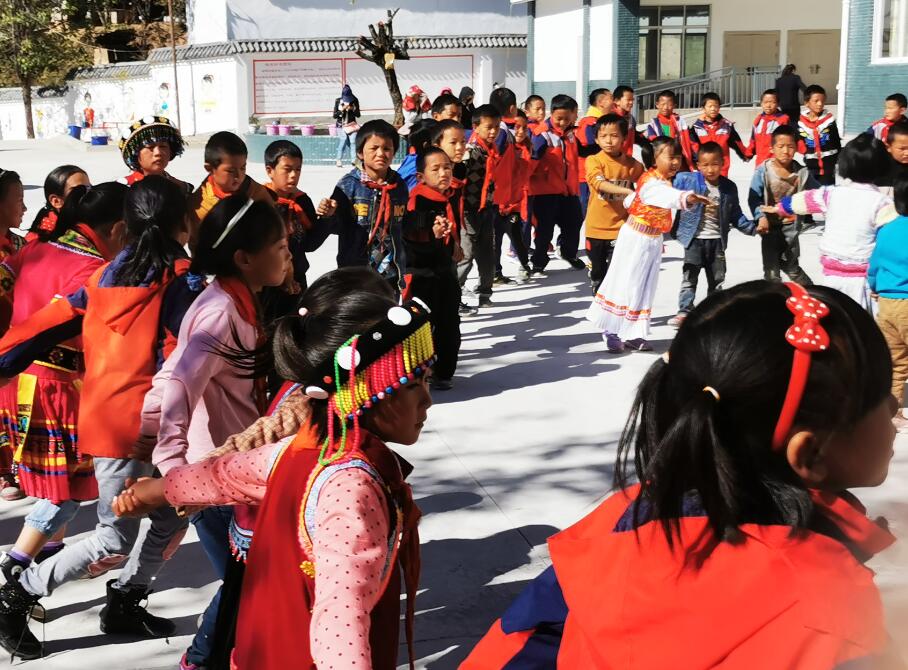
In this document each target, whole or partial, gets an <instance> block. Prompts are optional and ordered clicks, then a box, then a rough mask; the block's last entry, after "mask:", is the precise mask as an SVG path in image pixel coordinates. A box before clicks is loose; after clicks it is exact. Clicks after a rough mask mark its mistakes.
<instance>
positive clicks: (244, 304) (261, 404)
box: [218, 277, 268, 416]
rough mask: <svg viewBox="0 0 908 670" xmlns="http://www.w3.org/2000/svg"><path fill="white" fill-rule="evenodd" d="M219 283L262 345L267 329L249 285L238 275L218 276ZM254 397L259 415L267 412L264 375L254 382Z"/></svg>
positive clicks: (257, 342)
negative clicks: (263, 326)
mask: <svg viewBox="0 0 908 670" xmlns="http://www.w3.org/2000/svg"><path fill="white" fill-rule="evenodd" d="M218 284H220V285H221V288H222V289H224V292H225V293H226V294H227V295H229V296H230V299H231V300H233V304H234V306H235V307H236V311H237V313H238V314H239V315H240V318H241V319H242V320H243V321H245V322H246V323H248V324H249V325H250V326H252V327H253V328H255V336H256V343H255V345H256V346H257V347H258V346H261V345H262V344H263V343H264V341H265V331H264V330H263V328H262V322H261V319H259V311H258V308H257V307H256V304H255V296H254V295H252V291H251V290H250V289H249V286H247V285H246V282H244V281H243V280H242V279H237V278H236V277H218ZM252 389H253V391H252V393H253V399H254V400H255V407H256V409H257V410H258V413H259V416H262V415H264V414H265V411H266V410H267V409H268V396H267V386H266V382H265V378H264V377H256V378H255V379H254V380H253V382H252Z"/></svg>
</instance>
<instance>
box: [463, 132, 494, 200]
mask: <svg viewBox="0 0 908 670" xmlns="http://www.w3.org/2000/svg"><path fill="white" fill-rule="evenodd" d="M470 143H471V144H476V145H478V146H480V147H482V148H483V150H485V152H486V174H485V177H484V178H483V180H482V192H481V193H480V194H479V208H480V209H482V208H483V207H485V205H486V201H487V200H488V199H489V187H490V186H491V185H492V173H493V172H494V171H495V163H496V162H497V161H498V158H499V155H498V147H496V146H495V145H494V144H491V145H490V144H488V143H487V142H486V141H485V140H484V139H482V138H481V137H480V136H479V135H477V134H476V133H473V134H472V135H470Z"/></svg>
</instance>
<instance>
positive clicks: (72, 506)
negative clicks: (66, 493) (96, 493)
mask: <svg viewBox="0 0 908 670" xmlns="http://www.w3.org/2000/svg"><path fill="white" fill-rule="evenodd" d="M78 511H79V503H77V502H76V501H75V500H64V501H63V502H61V503H59V504H57V505H55V504H54V503H52V502H51V501H50V500H45V499H44V498H41V499H39V500H38V501H37V502H35V504H34V505H32V508H31V510H29V512H28V516H26V517H25V525H26V526H31V527H32V528H34V529H35V530H36V531H38V532H39V533H41V534H42V535H46V536H47V537H53V536H54V535H55V534H56V533H57V531H58V530H60V529H61V528H63V526H65V525H66V524H68V523H69V522H70V521H72V520H73V517H75V516H76V513H77V512H78Z"/></svg>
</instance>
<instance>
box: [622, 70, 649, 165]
mask: <svg viewBox="0 0 908 670" xmlns="http://www.w3.org/2000/svg"><path fill="white" fill-rule="evenodd" d="M614 100H615V102H614V105H615V110H614V111H615V114H617V115H618V116H621V117H624V118H625V119H626V120H627V137H626V138H625V139H624V151H625V152H626V153H627V155H628V156H633V155H634V145H635V144H638V145H640V147H641V149H645V150H647V151H648V150H649V149H648V147H649V144H650V143H649V140H647V139H646V136H645V135H644V134H643V133H641V132H639V131H638V130H637V119H636V118H634V101H635V96H634V89H632V88H631V87H630V86H618V87H617V88H615V98H614Z"/></svg>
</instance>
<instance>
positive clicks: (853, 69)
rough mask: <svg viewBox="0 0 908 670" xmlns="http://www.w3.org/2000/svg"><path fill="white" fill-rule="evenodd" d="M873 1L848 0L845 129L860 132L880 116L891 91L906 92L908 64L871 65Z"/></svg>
mask: <svg viewBox="0 0 908 670" xmlns="http://www.w3.org/2000/svg"><path fill="white" fill-rule="evenodd" d="M873 5H874V2H873V0H851V16H850V18H849V26H848V66H847V67H848V74H847V78H846V81H845V86H846V88H847V90H846V91H845V95H846V99H845V128H844V130H845V132H848V133H860V132H862V131H864V130H866V129H867V127H868V126H870V124H871V123H873V122H874V121H876V120H877V119H879V118H880V117H882V115H883V101H884V100H885V99H886V96H887V95H890V94H892V93H897V92H900V93H905V94H908V65H905V64H901V65H871V64H870V57H871V43H872V36H873Z"/></svg>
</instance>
